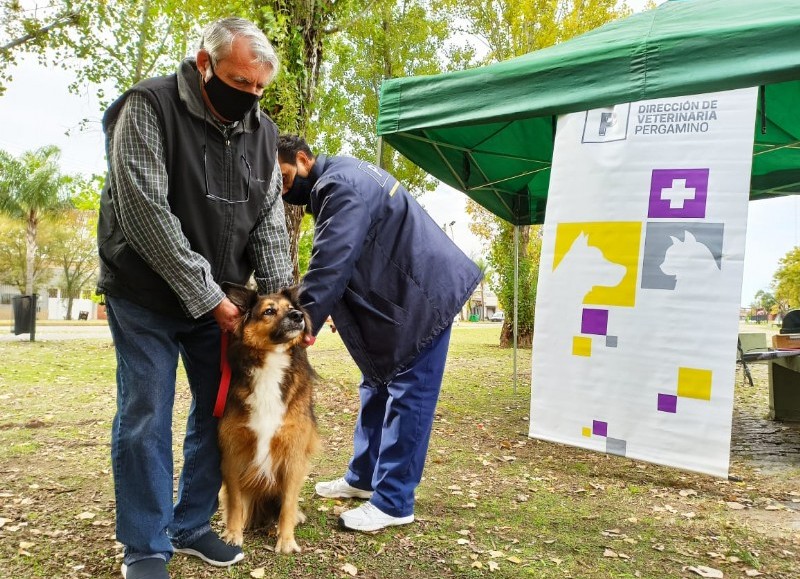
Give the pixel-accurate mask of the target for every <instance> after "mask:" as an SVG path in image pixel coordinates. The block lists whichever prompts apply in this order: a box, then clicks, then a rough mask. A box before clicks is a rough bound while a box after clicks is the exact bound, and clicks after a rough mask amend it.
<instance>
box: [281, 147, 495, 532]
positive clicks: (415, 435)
mask: <svg viewBox="0 0 800 579" xmlns="http://www.w3.org/2000/svg"><path fill="white" fill-rule="evenodd" d="M278 157H279V160H280V164H281V173H282V174H283V190H284V195H283V199H284V201H286V202H287V203H293V204H296V205H307V206H308V208H309V210H310V212H311V214H312V215H313V216H314V219H315V223H316V225H315V232H314V246H313V249H312V256H311V263H310V264H309V268H308V272H307V273H306V275H305V277H304V278H303V280H302V283H301V297H300V299H301V303H302V304H303V306H304V307H305V308H306V309H307V311H308V313H309V315H310V317H311V321H312V324H313V327H314V328H315V329H319V328H322V327H323V324H324V322H325V319H326V318H327V316H328V315H329V314H330V315H331V316H332V318H333V322H334V324H335V325H336V329H337V330H338V331H339V333H340V335H341V337H342V341H343V342H344V344H345V346H346V347H347V349H348V351H349V352H350V355H351V356H352V357H353V360H355V362H356V364H357V365H358V367H359V369H360V370H361V372H362V374H363V380H362V382H361V385H360V388H359V391H360V397H361V409H360V412H359V415H358V419H357V422H356V429H355V436H354V444H353V457H352V458H351V460H350V464H349V467H348V469H347V472H346V473H345V475H344V477H343V478H341V479H338V480H334V481H330V482H324V483H319V484H317V486H316V492H317V494H319V495H321V496H324V497H341V498H347V497H356V498H369V499H370V500H369V501H368V502H366V503H364V504H363V505H362V506H360V507H358V508H356V509H352V510H349V511H346V512H344V513H342V515H341V518H340V519H339V523H340V525H342V526H343V527H345V528H348V529H353V530H358V531H374V530H377V529H381V528H384V527H387V526H391V525H403V524H406V523H410V522H412V521H413V520H414V489H415V488H416V487H417V485H418V484H419V482H420V480H421V478H422V469H423V466H424V464H425V456H426V454H427V452H428V441H429V439H430V434H431V427H432V424H433V417H434V411H435V409H436V403H437V400H438V396H439V390H440V388H441V384H442V375H443V373H444V366H445V361H446V358H447V350H448V346H449V342H450V330H451V324H452V322H453V317H454V316H455V315H456V314H457V313H458V312H459V311H460V310H461V307H462V306H463V305H464V303H466V301H467V299H468V298H469V296H470V295H471V294H472V291H473V290H474V289H475V287H476V286H477V285H478V283H479V281H480V277H481V274H480V271H479V270H478V267H477V266H476V265H475V264H474V263H473V262H472V261H471V260H470V259H469V258H468V257H467V256H466V255H464V253H463V252H462V251H461V250H460V249H459V248H458V247H457V246H456V245H455V244H454V243H453V242H452V241H451V240H450V238H449V237H448V236H447V234H446V233H445V232H444V231H442V229H441V228H440V227H439V226H438V225H437V224H436V223H434V221H433V220H432V219H431V218H430V216H428V214H427V213H426V212H425V211H424V210H423V209H422V207H420V205H419V204H418V203H417V202H416V201H415V200H414V199H413V197H411V195H409V193H408V191H406V189H405V187H403V186H402V185H401V184H400V183H399V182H398V181H397V179H395V178H394V177H393V176H392V175H390V174H389V173H387V172H386V171H384V170H383V169H380V168H378V167H376V166H375V165H373V164H371V163H367V162H365V161H360V160H358V159H354V158H351V157H326V156H324V155H319V156H318V157H316V158H315V157H314V155H313V154H312V152H311V150H310V149H309V147H308V145H307V144H306V142H305V141H303V140H302V139H300V138H298V137H295V136H288V135H282V136H281V137H280V139H279V143H278Z"/></svg>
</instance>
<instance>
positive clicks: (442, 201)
mask: <svg viewBox="0 0 800 579" xmlns="http://www.w3.org/2000/svg"><path fill="white" fill-rule="evenodd" d="M644 3H645V0H634V1H629V4H630V5H631V6H633V7H634V8H639V7H640V6H642V5H644ZM13 72H14V80H13V82H11V83H10V85H9V87H8V90H7V91H6V94H5V95H4V96H2V97H0V149H3V150H5V151H8V152H10V153H12V154H14V155H18V154H20V153H22V152H23V151H28V150H32V149H35V148H38V147H41V146H44V145H49V144H55V145H58V146H59V147H60V148H61V150H62V157H61V161H62V163H61V164H62V168H63V170H64V171H65V172H67V173H83V174H86V175H89V174H92V173H103V172H104V171H105V158H104V147H103V137H102V131H101V130H100V118H101V112H100V109H99V106H98V104H97V101H96V99H95V98H94V95H93V93H92V92H90V91H87V93H86V94H84V95H83V96H76V95H71V94H69V92H68V91H67V85H68V84H69V82H70V81H71V80H72V76H71V75H70V74H69V73H68V72H65V71H63V70H60V69H58V68H53V67H50V68H44V67H40V66H39V65H37V64H36V63H35V62H34V61H32V60H24V61H23V62H22V64H21V65H19V66H17V67H16V69H15V70H14V71H13ZM82 119H88V120H89V122H88V124H87V126H86V128H85V129H83V130H81V127H80V124H81V121H82ZM66 133H69V136H67V134H66ZM466 199H467V198H466V196H465V195H463V194H462V193H460V192H458V191H455V190H454V189H451V188H449V187H447V186H445V185H441V186H440V187H439V188H438V189H437V190H436V191H435V192H434V193H431V194H427V195H425V196H423V198H422V200H421V201H422V204H423V205H424V206H425V208H426V209H427V210H428V212H429V213H430V214H431V216H432V217H433V219H434V220H435V221H436V222H437V223H439V224H444V223H448V224H449V223H450V222H451V221H455V223H454V225H453V227H452V235H453V238H454V240H455V242H456V243H457V244H458V245H459V246H460V247H461V248H462V249H463V250H464V252H465V253H467V254H468V255H470V256H473V257H479V256H480V255H481V253H482V252H481V244H480V242H479V241H478V240H476V239H475V238H474V237H473V236H472V235H471V234H470V233H469V229H468V221H469V218H468V216H467V215H466V213H465V211H464V207H465V204H466ZM798 212H799V208H798V201H797V199H796V198H795V197H789V198H785V199H777V200H768V201H759V202H755V203H750V208H749V218H748V230H747V249H746V254H745V265H744V283H743V288H742V304H743V305H748V304H749V303H750V302H751V301H752V298H753V295H754V294H755V293H756V292H757V291H758V290H760V289H768V288H769V285H770V283H771V280H772V274H773V273H774V272H775V270H776V268H777V266H778V260H779V259H780V258H781V257H783V256H784V255H785V254H786V253H787V252H788V251H789V250H790V249H792V248H793V247H794V246H795V245H797V243H798ZM450 231H451V229H450V227H448V233H450Z"/></svg>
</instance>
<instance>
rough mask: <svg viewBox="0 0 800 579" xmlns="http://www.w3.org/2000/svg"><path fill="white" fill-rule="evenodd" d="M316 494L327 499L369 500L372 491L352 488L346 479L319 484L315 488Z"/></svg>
mask: <svg viewBox="0 0 800 579" xmlns="http://www.w3.org/2000/svg"><path fill="white" fill-rule="evenodd" d="M314 490H315V491H316V493H317V494H318V495H319V496H321V497H325V498H326V499H368V498H370V497H371V496H372V491H365V490H362V489H357V488H356V487H354V486H350V485H349V484H348V482H347V481H346V480H344V477H342V478H337V479H336V480H332V481H328V482H321V483H317V485H316V486H315V487H314Z"/></svg>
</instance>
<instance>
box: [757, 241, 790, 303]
mask: <svg viewBox="0 0 800 579" xmlns="http://www.w3.org/2000/svg"><path fill="white" fill-rule="evenodd" d="M772 281H773V287H774V288H775V298H776V300H778V301H780V302H786V304H787V306H789V307H792V308H796V307H798V305H800V247H795V248H793V249H791V250H789V252H788V253H787V254H786V255H785V256H783V257H782V258H781V260H780V261H779V262H778V269H777V271H776V272H775V274H774V275H773V276H772ZM759 293H760V292H759ZM756 296H758V294H756Z"/></svg>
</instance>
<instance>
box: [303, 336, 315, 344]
mask: <svg viewBox="0 0 800 579" xmlns="http://www.w3.org/2000/svg"><path fill="white" fill-rule="evenodd" d="M316 341H317V337H316V336H312V335H311V334H306V335H305V336H303V344H305V345H306V346H313V345H314V342H316Z"/></svg>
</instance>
